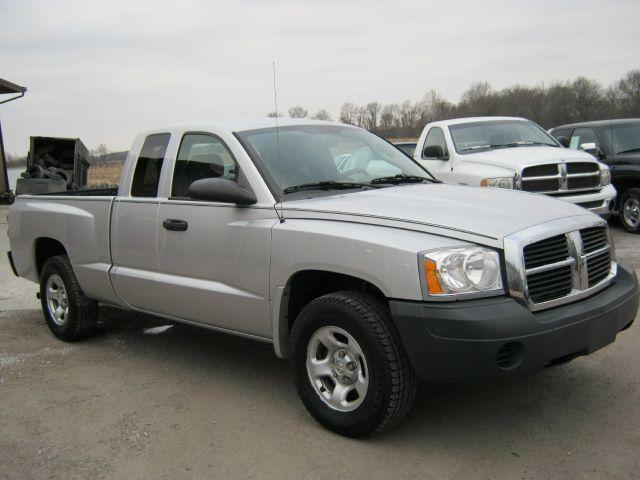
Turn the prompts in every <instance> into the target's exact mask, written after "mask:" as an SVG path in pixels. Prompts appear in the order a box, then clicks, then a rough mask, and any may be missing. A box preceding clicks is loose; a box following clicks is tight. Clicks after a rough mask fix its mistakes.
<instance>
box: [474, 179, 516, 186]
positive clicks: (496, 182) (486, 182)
mask: <svg viewBox="0 0 640 480" xmlns="http://www.w3.org/2000/svg"><path fill="white" fill-rule="evenodd" d="M480 186H481V187H492V188H513V177H496V178H483V179H482V180H480Z"/></svg>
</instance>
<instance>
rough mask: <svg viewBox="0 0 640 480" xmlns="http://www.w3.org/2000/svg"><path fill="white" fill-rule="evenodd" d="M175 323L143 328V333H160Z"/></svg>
mask: <svg viewBox="0 0 640 480" xmlns="http://www.w3.org/2000/svg"><path fill="white" fill-rule="evenodd" d="M171 327H173V325H162V326H160V327H150V328H145V329H144V330H142V333H144V334H146V335H158V334H160V333H164V332H166V331H167V330H169V329H170V328H171Z"/></svg>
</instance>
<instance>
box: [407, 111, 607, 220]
mask: <svg viewBox="0 0 640 480" xmlns="http://www.w3.org/2000/svg"><path fill="white" fill-rule="evenodd" d="M413 158H414V159H415V160H417V161H418V162H420V163H421V164H423V165H424V166H425V167H426V168H427V169H428V170H429V171H430V172H431V173H432V174H433V175H434V176H435V177H436V178H437V179H438V180H442V181H443V182H447V183H453V184H458V185H471V186H475V187H493V188H504V189H516V190H524V191H526V192H533V193H539V194H545V195H550V196H553V197H556V198H558V199H559V200H564V201H565V202H569V203H575V204H577V205H580V206H581V207H583V208H586V209H588V210H591V211H592V212H594V213H597V214H598V215H600V216H602V217H603V218H607V217H608V216H609V215H610V214H611V212H612V210H613V208H614V205H615V198H616V190H615V188H614V187H613V186H612V185H611V173H610V171H609V167H607V166H606V165H605V164H603V163H601V162H598V161H597V160H596V159H595V158H594V157H593V156H592V155H590V154H589V153H586V152H580V151H575V150H567V149H565V148H563V147H562V145H561V144H560V143H559V142H558V141H557V140H556V139H555V138H553V137H552V136H551V135H549V134H548V133H547V132H545V131H544V130H543V129H542V128H541V127H539V126H538V125H536V124H535V123H533V122H531V121H529V120H526V119H524V118H516V117H472V118H456V119H452V120H443V121H439V122H433V123H430V124H428V125H427V126H426V127H425V128H424V130H423V131H422V134H421V135H420V139H419V140H418V146H417V147H416V150H415V153H414V155H413Z"/></svg>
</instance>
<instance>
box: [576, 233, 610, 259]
mask: <svg viewBox="0 0 640 480" xmlns="http://www.w3.org/2000/svg"><path fill="white" fill-rule="evenodd" d="M580 238H581V239H582V250H583V251H584V253H591V252H595V251H596V250H599V249H601V248H603V247H606V246H607V243H608V240H607V231H606V230H605V229H604V228H603V227H593V228H583V229H582V230H580Z"/></svg>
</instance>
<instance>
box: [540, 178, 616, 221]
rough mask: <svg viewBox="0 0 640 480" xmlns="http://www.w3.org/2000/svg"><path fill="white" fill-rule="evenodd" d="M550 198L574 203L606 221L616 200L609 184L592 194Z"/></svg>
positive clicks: (612, 187)
mask: <svg viewBox="0 0 640 480" xmlns="http://www.w3.org/2000/svg"><path fill="white" fill-rule="evenodd" d="M551 196H552V197H553V198H557V199H558V200H562V201H564V202H569V203H575V204H576V205H579V206H581V207H584V208H586V209H587V210H589V211H590V212H592V213H595V214H596V215H600V216H601V217H603V218H605V219H606V218H608V217H609V216H610V215H611V214H612V213H613V208H614V206H615V200H616V189H615V188H614V186H613V185H611V184H609V185H606V186H604V187H602V188H601V189H600V190H599V191H598V192H594V193H586V194H578V193H577V194H575V195H567V196H553V195H551Z"/></svg>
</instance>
